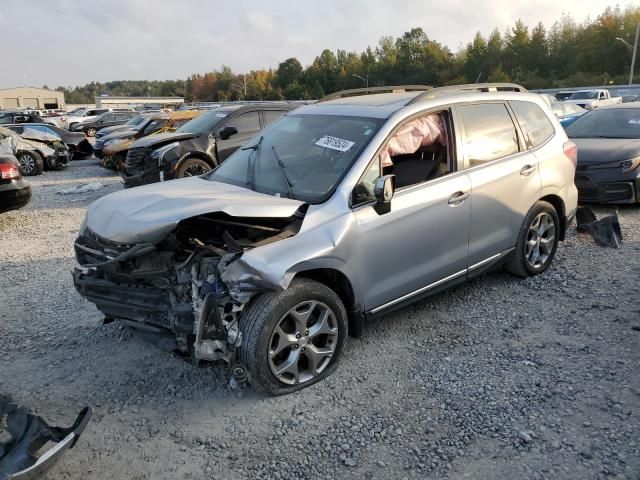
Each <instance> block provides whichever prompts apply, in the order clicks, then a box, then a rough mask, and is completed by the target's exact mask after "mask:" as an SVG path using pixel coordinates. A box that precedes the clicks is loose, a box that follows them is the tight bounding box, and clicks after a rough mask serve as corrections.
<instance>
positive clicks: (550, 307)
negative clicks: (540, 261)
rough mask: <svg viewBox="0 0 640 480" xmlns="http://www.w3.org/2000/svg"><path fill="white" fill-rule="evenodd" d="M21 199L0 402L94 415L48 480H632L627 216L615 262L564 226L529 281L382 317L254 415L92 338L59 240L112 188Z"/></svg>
mask: <svg viewBox="0 0 640 480" xmlns="http://www.w3.org/2000/svg"><path fill="white" fill-rule="evenodd" d="M96 181H99V182H102V183H103V184H104V185H105V187H104V188H101V189H100V190H98V191H95V192H90V193H87V194H81V195H78V194H75V195H59V194H57V193H56V192H57V191H59V190H62V189H65V188H69V187H72V186H74V185H79V184H88V183H91V182H96ZM31 183H32V185H33V194H34V196H33V200H32V202H31V203H30V204H29V205H28V207H27V208H25V209H23V210H21V211H17V212H10V213H7V214H2V215H0V259H1V260H0V291H2V293H3V295H2V304H3V307H4V308H2V309H1V310H0V338H1V339H2V341H0V372H1V373H0V393H4V394H9V395H11V396H12V397H13V398H14V400H16V401H18V402H19V403H21V404H23V405H25V406H27V407H29V408H30V409H31V410H32V411H35V412H37V413H38V414H40V415H42V416H44V417H45V418H46V419H47V420H49V421H51V422H52V423H54V424H55V423H59V424H69V423H70V422H71V420H72V418H73V417H74V416H75V414H76V413H77V412H78V411H79V410H80V409H81V407H82V406H84V405H87V404H88V405H91V406H92V407H93V408H94V412H95V414H94V418H93V421H92V422H91V423H90V424H89V426H88V427H87V430H86V431H85V433H84V435H83V437H82V439H81V441H80V442H79V443H78V445H77V447H76V448H75V449H74V450H71V451H69V452H68V454H67V455H66V456H65V457H64V459H63V460H62V461H61V463H60V464H58V465H57V466H56V467H55V469H54V470H53V471H52V472H51V473H50V474H49V476H48V478H49V479H83V480H89V479H105V478H108V479H139V480H142V479H164V478H172V479H173V478H176V479H202V478H208V479H209V478H210V479H244V478H259V479H286V478H290V479H293V478H296V479H298V478H313V479H315V478H322V479H342V478H365V479H374V478H375V479H383V478H391V479H403V478H407V479H413V478H451V479H459V478H469V479H474V480H475V479H483V478H487V479H489V478H533V479H542V478H549V479H558V478H572V479H592V478H593V479H596V478H597V479H605V478H614V479H640V417H639V415H640V375H639V374H638V372H639V367H640V353H639V352H640V348H639V347H640V300H639V297H638V290H639V288H640V261H639V260H640V209H638V208H621V209H620V212H619V215H620V220H621V223H622V228H623V233H624V235H625V243H624V246H623V248H621V249H619V250H614V249H604V248H600V247H597V246H596V245H595V244H594V243H593V242H592V240H591V239H590V237H588V236H585V235H579V234H577V233H575V230H574V229H573V228H572V229H571V232H570V236H569V238H568V240H567V241H566V242H565V243H564V244H562V245H561V246H560V248H559V250H558V254H557V257H556V260H555V262H554V265H553V266H552V268H551V269H550V270H549V271H548V272H547V273H545V274H544V275H542V276H539V277H536V278H534V279H528V280H520V279H516V278H514V277H511V276H509V275H507V274H505V273H502V272H494V273H490V274H488V275H487V276H485V277H483V278H480V279H477V280H474V281H471V282H469V283H467V284H466V285H464V286H461V287H459V288H457V289H455V290H453V291H450V292H448V293H444V294H441V295H438V296H436V297H434V298H432V299H430V300H428V301H423V302H420V303H418V304H416V305H413V306H411V307H408V308H405V309H403V310H400V311H398V312H396V313H393V314H391V315H388V316H387V317H386V318H384V319H382V320H380V321H377V322H375V323H373V324H371V325H369V326H368V327H367V329H366V331H365V336H364V338H363V339H362V340H353V339H352V340H351V341H350V342H349V343H348V346H347V350H346V353H345V355H344V357H343V361H342V364H341V366H340V368H339V369H338V371H337V372H336V373H335V374H334V375H333V376H332V377H330V378H329V379H328V380H326V381H324V382H322V383H320V384H318V385H316V386H313V387H311V388H308V389H306V390H304V391H302V392H299V393H297V394H293V395H289V396H286V397H278V398H267V397H263V396H260V395H259V394H257V393H255V392H254V391H253V390H252V389H251V388H231V386H230V384H229V379H228V376H227V372H225V371H223V370H222V369H221V368H219V367H211V366H204V367H200V368H195V367H193V366H191V365H190V364H189V363H187V362H185V361H184V360H182V359H180V358H178V357H176V356H174V355H172V354H170V353H166V352H163V351H160V350H158V349H156V348H155V347H154V346H152V345H149V344H146V343H144V342H142V341H140V340H138V339H137V338H136V337H135V336H132V335H131V334H130V333H129V332H128V331H127V330H125V329H123V328H122V327H121V326H119V325H117V324H110V325H106V326H102V325H101V323H100V320H101V317H100V315H99V313H98V312H97V310H96V309H95V307H94V306H93V305H92V304H90V303H88V302H86V301H84V300H83V299H82V298H81V297H80V296H79V295H78V294H77V293H76V292H75V290H74V288H73V285H72V281H71V276H70V273H69V272H70V270H71V269H72V268H73V266H74V263H75V262H74V258H73V240H74V238H75V235H76V233H77V230H78V227H79V226H80V223H81V222H82V219H83V216H84V212H85V209H86V207H87V205H88V204H89V203H90V202H91V201H92V200H94V199H95V198H97V197H99V196H102V195H105V194H106V193H110V192H112V191H116V190H118V189H120V188H121V187H120V184H119V180H118V178H117V177H116V176H114V175H113V174H112V173H111V172H107V171H106V170H102V169H101V168H100V167H99V166H98V165H97V163H96V161H92V160H87V161H76V162H73V164H72V165H71V166H70V167H69V168H67V169H66V170H64V171H59V172H47V173H45V174H44V175H42V176H40V177H36V178H34V179H33V180H32V182H31ZM605 212H606V210H604V209H598V210H597V213H598V214H603V213H605Z"/></svg>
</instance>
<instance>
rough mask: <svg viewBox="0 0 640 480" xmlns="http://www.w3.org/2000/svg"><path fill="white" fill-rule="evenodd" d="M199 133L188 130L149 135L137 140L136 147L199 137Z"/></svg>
mask: <svg viewBox="0 0 640 480" xmlns="http://www.w3.org/2000/svg"><path fill="white" fill-rule="evenodd" d="M198 135H199V134H196V133H188V132H180V133H178V132H174V133H162V134H160V135H149V136H147V137H143V138H141V139H139V140H138V141H136V144H135V146H136V147H152V146H153V145H155V144H156V143H165V142H167V141H169V140H175V141H177V140H186V139H188V138H194V137H197V136H198Z"/></svg>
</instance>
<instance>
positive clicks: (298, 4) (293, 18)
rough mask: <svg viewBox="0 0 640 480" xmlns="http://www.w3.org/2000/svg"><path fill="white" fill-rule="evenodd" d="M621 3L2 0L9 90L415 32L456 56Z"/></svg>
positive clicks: (144, 75)
mask: <svg viewBox="0 0 640 480" xmlns="http://www.w3.org/2000/svg"><path fill="white" fill-rule="evenodd" d="M614 1H615V0H610V1H599V0H537V1H535V2H532V1H531V0H477V1H471V0H466V1H465V0H448V1H443V0H440V1H426V0H298V1H296V0H262V1H259V0H234V1H232V2H231V1H224V2H222V1H217V0H108V1H104V0H102V1H96V0H1V1H0V45H3V49H2V50H3V52H2V60H1V62H0V88H9V87H15V86H20V85H30V86H36V87H40V86H42V85H48V86H49V87H56V86H59V85H65V86H69V85H70V86H76V85H83V84H85V83H88V82H90V81H98V82H106V81H109V80H167V79H179V78H186V77H188V76H189V75H191V74H193V73H204V72H208V71H212V70H214V69H218V68H220V66H221V65H229V66H230V67H231V68H232V69H233V70H234V71H235V72H243V71H249V70H252V69H254V70H256V69H261V68H269V67H273V68H277V66H278V63H280V62H281V61H283V60H285V59H287V58H289V57H297V58H298V59H299V60H300V61H301V62H302V64H303V65H305V66H306V65H308V64H310V63H311V62H312V61H313V59H314V58H315V57H316V56H317V55H319V54H320V52H321V51H322V50H323V49H325V48H329V49H331V50H334V51H335V50H337V49H339V48H340V49H343V50H347V51H357V52H361V51H362V50H364V49H365V48H366V47H367V46H373V47H375V46H376V45H377V43H378V40H379V39H380V37H382V36H385V35H391V36H393V37H397V36H400V35H402V33H404V32H406V31H408V30H410V29H411V28H413V27H422V29H423V30H424V31H425V32H426V33H427V35H428V36H429V38H431V39H433V40H437V41H439V42H441V43H443V44H444V45H446V46H448V47H449V48H450V49H451V50H452V51H457V50H458V49H459V48H461V47H462V46H463V45H465V44H467V43H468V42H470V41H471V40H472V39H473V36H474V35H475V32H477V31H480V32H482V33H483V34H484V35H488V34H489V33H490V32H491V31H492V30H493V29H494V28H495V27H498V28H499V29H500V31H501V32H504V31H505V29H506V28H507V27H509V26H512V25H513V24H514V23H515V21H516V20H517V19H522V20H523V21H524V22H525V23H526V24H527V25H529V26H534V25H535V24H537V23H538V22H539V21H542V22H543V23H544V25H545V26H546V27H547V28H549V27H550V26H551V25H552V24H553V23H554V22H555V21H556V20H558V19H560V17H561V16H562V14H563V13H568V14H570V15H571V16H572V17H573V18H574V19H575V20H576V21H578V22H581V21H583V20H584V19H586V18H587V17H590V18H592V19H593V18H595V17H597V16H598V15H599V14H600V13H601V12H602V11H603V10H604V9H605V8H606V7H607V5H614V4H615V3H613V2H614ZM632 3H635V2H628V1H624V0H620V1H618V4H619V5H620V6H621V7H623V8H624V6H626V5H628V4H632ZM7 47H10V48H7Z"/></svg>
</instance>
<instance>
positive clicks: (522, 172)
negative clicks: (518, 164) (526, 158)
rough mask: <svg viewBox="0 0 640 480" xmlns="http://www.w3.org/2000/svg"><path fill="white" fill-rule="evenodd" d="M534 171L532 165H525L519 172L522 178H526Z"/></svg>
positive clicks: (534, 168)
mask: <svg viewBox="0 0 640 480" xmlns="http://www.w3.org/2000/svg"><path fill="white" fill-rule="evenodd" d="M535 171H536V167H534V166H533V165H525V166H524V167H522V169H521V170H520V175H522V176H523V177H528V176H529V175H531V174H532V173H533V172H535Z"/></svg>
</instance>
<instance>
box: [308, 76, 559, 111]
mask: <svg viewBox="0 0 640 480" xmlns="http://www.w3.org/2000/svg"><path fill="white" fill-rule="evenodd" d="M376 88H377V90H380V89H385V90H392V91H391V92H387V93H370V94H360V93H361V92H363V91H365V90H367V89H356V90H353V91H352V92H356V93H358V94H357V95H351V96H344V97H340V93H342V92H338V93H336V94H331V95H329V96H327V97H325V98H327V100H325V99H320V100H319V101H318V102H316V103H313V104H311V105H307V106H303V107H301V108H300V109H298V110H296V112H295V113H296V114H298V113H299V114H303V115H304V114H320V115H341V116H358V117H367V118H381V119H386V118H389V117H391V116H392V115H393V114H395V113H396V112H398V111H400V110H403V109H407V110H409V107H410V106H411V107H413V108H411V110H413V109H414V108H415V109H419V110H421V109H424V108H430V107H431V106H433V107H434V108H437V107H438V106H439V105H442V104H451V103H460V102H467V101H491V100H493V101H496V100H502V101H507V100H528V101H531V102H534V103H537V104H547V103H546V102H545V101H544V100H543V98H542V97H541V96H540V95H539V94H534V93H528V92H527V91H526V90H525V89H524V88H523V87H521V86H519V85H515V84H502V83H496V84H473V85H457V86H450V87H440V88H430V87H426V86H416V85H408V86H407V89H408V91H402V88H403V87H402V86H399V87H395V86H394V87H376ZM374 91H375V90H374ZM349 92H350V91H349V90H346V91H345V92H344V93H345V94H347V95H348V94H349ZM336 96H337V97H338V98H334V97H336Z"/></svg>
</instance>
